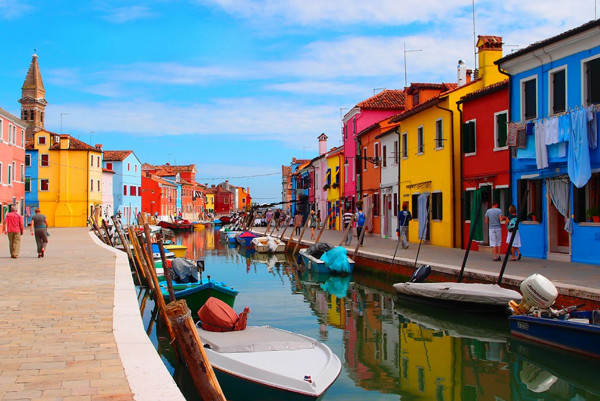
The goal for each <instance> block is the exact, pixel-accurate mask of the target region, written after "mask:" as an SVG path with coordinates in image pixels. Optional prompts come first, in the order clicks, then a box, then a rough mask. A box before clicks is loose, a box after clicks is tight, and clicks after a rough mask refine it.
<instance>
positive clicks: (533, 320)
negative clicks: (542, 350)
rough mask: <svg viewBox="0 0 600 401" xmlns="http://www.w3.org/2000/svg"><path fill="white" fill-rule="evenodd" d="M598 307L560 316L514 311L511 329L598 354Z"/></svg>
mask: <svg viewBox="0 0 600 401" xmlns="http://www.w3.org/2000/svg"><path fill="white" fill-rule="evenodd" d="M599 323H600V311H598V310H595V311H573V312H570V313H569V314H568V315H565V316H563V317H561V318H551V317H535V316H531V315H513V316H510V317H509V324H510V332H511V334H512V335H513V336H515V337H520V338H525V339H527V340H530V341H535V342H538V343H542V344H546V345H550V346H553V347H557V348H561V349H564V350H567V351H571V352H575V353H578V354H582V355H587V356H589V357H593V358H600V324H599Z"/></svg>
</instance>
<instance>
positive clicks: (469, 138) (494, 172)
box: [459, 80, 515, 252]
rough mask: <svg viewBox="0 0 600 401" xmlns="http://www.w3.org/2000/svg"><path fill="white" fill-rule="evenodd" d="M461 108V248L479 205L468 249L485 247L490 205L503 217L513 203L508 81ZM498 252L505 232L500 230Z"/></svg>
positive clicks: (462, 103)
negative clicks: (494, 206)
mask: <svg viewBox="0 0 600 401" xmlns="http://www.w3.org/2000/svg"><path fill="white" fill-rule="evenodd" d="M459 107H462V109H463V113H462V124H463V125H462V133H461V134H462V199H463V202H462V204H463V210H462V219H461V220H462V222H463V223H462V230H463V244H462V248H465V247H467V245H468V242H469V234H470V229H471V222H472V221H473V220H474V219H475V217H476V214H477V210H478V207H479V203H480V202H481V211H480V213H479V216H478V224H477V226H476V227H475V233H474V241H473V244H472V245H471V249H474V250H479V249H480V247H481V246H487V245H488V244H489V239H488V226H487V224H486V223H485V221H484V215H485V212H486V210H487V209H488V208H490V207H491V206H492V202H493V201H498V204H499V205H500V208H501V209H502V211H503V212H504V214H505V215H506V214H508V207H509V206H510V205H511V203H515V201H514V200H511V199H510V190H509V183H510V151H509V147H508V146H507V134H508V130H507V122H508V80H506V81H502V82H499V83H497V84H494V85H490V86H488V87H486V88H484V89H480V90H478V91H475V92H472V93H470V94H468V95H466V96H464V97H462V98H461V100H460V102H459ZM502 233H503V235H502V238H503V240H502V252H505V250H506V243H505V238H506V230H505V228H504V227H503V228H502Z"/></svg>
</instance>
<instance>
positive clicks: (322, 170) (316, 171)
mask: <svg viewBox="0 0 600 401" xmlns="http://www.w3.org/2000/svg"><path fill="white" fill-rule="evenodd" d="M317 139H318V140H319V156H317V157H315V158H314V159H312V160H311V166H312V169H313V179H312V185H311V187H312V192H313V193H314V201H313V206H312V207H313V210H314V211H315V213H316V214H317V218H319V219H321V221H323V220H325V217H326V215H325V213H326V212H327V190H326V189H323V187H324V186H325V179H326V175H327V169H328V168H329V167H328V164H327V157H326V154H327V135H325V134H324V133H323V134H321V135H319V137H318V138H317ZM344 177H345V174H344Z"/></svg>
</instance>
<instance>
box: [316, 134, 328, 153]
mask: <svg viewBox="0 0 600 401" xmlns="http://www.w3.org/2000/svg"><path fill="white" fill-rule="evenodd" d="M318 139H319V156H321V155H324V154H325V153H327V135H325V133H322V134H321V135H319V138H318Z"/></svg>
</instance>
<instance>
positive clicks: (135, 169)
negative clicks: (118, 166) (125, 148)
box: [133, 164, 137, 173]
mask: <svg viewBox="0 0 600 401" xmlns="http://www.w3.org/2000/svg"><path fill="white" fill-rule="evenodd" d="M133 167H134V169H133V171H135V172H136V173H137V164H136V165H134V166H133Z"/></svg>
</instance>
